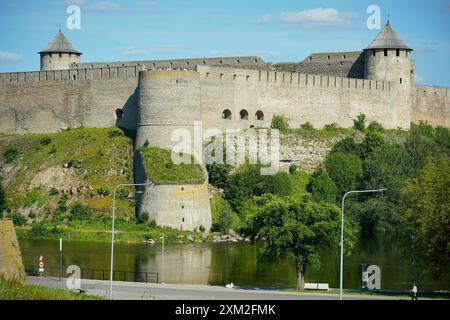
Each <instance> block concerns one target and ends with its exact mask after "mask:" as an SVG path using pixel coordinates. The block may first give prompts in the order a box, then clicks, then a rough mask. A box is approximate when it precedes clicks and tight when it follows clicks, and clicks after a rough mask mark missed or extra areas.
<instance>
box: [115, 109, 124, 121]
mask: <svg viewBox="0 0 450 320" xmlns="http://www.w3.org/2000/svg"><path fill="white" fill-rule="evenodd" d="M123 115H124V112H123V110H122V109H116V118H117V119H123Z"/></svg>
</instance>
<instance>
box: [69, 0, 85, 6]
mask: <svg viewBox="0 0 450 320" xmlns="http://www.w3.org/2000/svg"><path fill="white" fill-rule="evenodd" d="M85 3H86V0H64V4H65V5H66V6H70V5H73V4H74V5H77V6H82V5H83V4H85Z"/></svg>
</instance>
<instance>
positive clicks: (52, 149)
mask: <svg viewBox="0 0 450 320" xmlns="http://www.w3.org/2000/svg"><path fill="white" fill-rule="evenodd" d="M57 151H58V149H57V148H56V146H55V145H52V146H51V148H50V150H49V151H48V154H55V153H56V152H57Z"/></svg>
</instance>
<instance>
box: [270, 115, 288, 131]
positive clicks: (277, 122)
mask: <svg viewBox="0 0 450 320" xmlns="http://www.w3.org/2000/svg"><path fill="white" fill-rule="evenodd" d="M271 128H272V129H278V130H280V131H281V132H286V131H288V130H289V122H288V119H287V118H285V117H284V116H283V115H275V116H274V117H273V118H272V125H271Z"/></svg>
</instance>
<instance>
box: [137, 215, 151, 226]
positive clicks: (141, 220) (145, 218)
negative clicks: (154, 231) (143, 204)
mask: <svg viewBox="0 0 450 320" xmlns="http://www.w3.org/2000/svg"><path fill="white" fill-rule="evenodd" d="M149 217H150V216H149V214H148V212H142V213H141V215H140V216H139V217H138V222H139V223H140V224H144V223H147V222H148V219H149Z"/></svg>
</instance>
